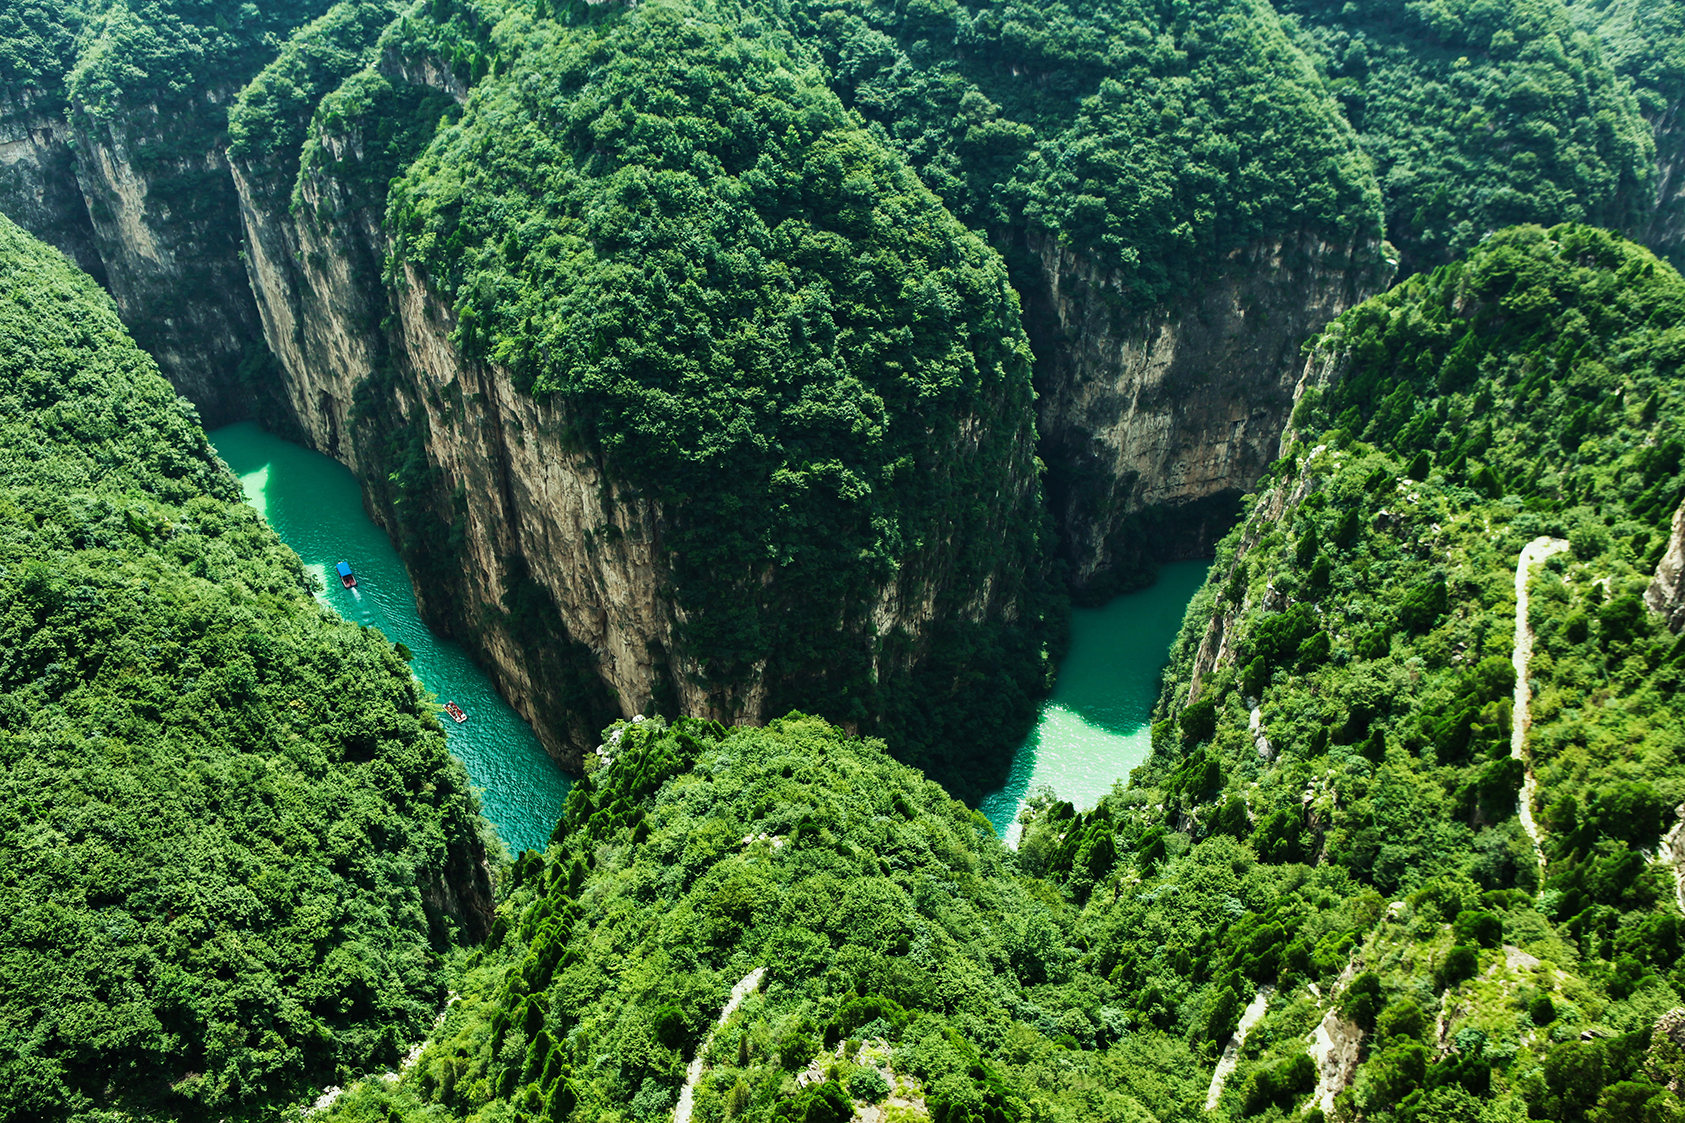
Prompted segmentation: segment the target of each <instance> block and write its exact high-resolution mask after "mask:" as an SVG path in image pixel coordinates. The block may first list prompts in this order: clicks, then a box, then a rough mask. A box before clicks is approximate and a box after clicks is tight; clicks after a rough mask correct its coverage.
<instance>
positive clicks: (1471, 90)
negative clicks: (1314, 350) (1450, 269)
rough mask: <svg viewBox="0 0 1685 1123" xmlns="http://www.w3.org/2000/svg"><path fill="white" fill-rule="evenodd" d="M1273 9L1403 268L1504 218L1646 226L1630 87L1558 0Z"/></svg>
mask: <svg viewBox="0 0 1685 1123" xmlns="http://www.w3.org/2000/svg"><path fill="white" fill-rule="evenodd" d="M1280 7H1281V9H1282V11H1283V12H1284V13H1287V14H1290V15H1291V16H1293V17H1295V18H1296V22H1297V24H1298V26H1299V27H1300V29H1301V35H1300V40H1301V42H1303V43H1304V45H1305V47H1306V49H1307V50H1309V51H1310V52H1311V53H1312V54H1313V56H1314V57H1316V58H1317V60H1318V63H1319V65H1320V66H1321V67H1322V69H1323V70H1324V72H1325V73H1326V74H1327V76H1328V78H1329V82H1330V86H1331V88H1332V89H1333V91H1334V93H1335V95H1336V96H1337V97H1339V99H1340V102H1341V104H1342V106H1343V107H1344V109H1345V113H1346V116H1347V118H1348V119H1349V120H1350V121H1351V123H1352V125H1353V126H1354V127H1355V128H1356V130H1357V132H1358V135H1359V136H1360V137H1361V138H1362V143H1363V148H1364V150H1365V151H1366V152H1367V153H1368V154H1369V155H1370V157H1371V158H1372V159H1373V160H1374V161H1375V174H1376V176H1377V178H1378V179H1379V180H1380V185H1381V194H1382V196H1383V198H1384V199H1385V205H1386V227H1387V237H1388V239H1390V240H1391V241H1392V242H1393V244H1394V245H1396V246H1397V247H1398V248H1399V251H1400V255H1401V266H1402V268H1403V270H1404V271H1405V272H1407V273H1408V272H1414V271H1417V270H1421V269H1430V268H1432V267H1433V266H1435V265H1439V264H1443V263H1445V262H1447V261H1449V260H1451V258H1452V257H1454V256H1455V255H1457V254H1460V253H1462V252H1464V251H1466V250H1468V249H1469V248H1470V247H1472V246H1473V245H1474V244H1475V243H1477V242H1478V241H1479V240H1480V239H1481V238H1483V237H1485V236H1486V235H1487V234H1489V233H1491V232H1492V231H1493V230H1496V229H1498V228H1500V227H1504V226H1509V225H1513V224H1516V223H1523V222H1544V223H1546V224H1550V223H1554V222H1562V221H1579V222H1590V223H1594V224H1596V225H1600V226H1606V227H1611V228H1613V229H1617V230H1622V231H1625V232H1627V233H1629V234H1633V235H1635V236H1636V235H1639V234H1641V233H1642V232H1643V231H1644V230H1646V229H1648V228H1649V227H1650V225H1651V215H1652V214H1653V212H1654V211H1655V209H1656V206H1657V200H1656V198H1655V190H1656V189H1655V186H1654V184H1655V179H1656V176H1657V169H1656V167H1655V162H1656V159H1657V153H1656V151H1655V139H1654V138H1653V137H1652V134H1651V130H1650V129H1649V128H1648V127H1647V126H1646V124H1645V121H1644V120H1643V118H1642V117H1641V115H1640V108H1639V103H1638V99H1637V98H1636V97H1635V96H1634V92H1633V89H1632V86H1631V84H1630V83H1629V82H1628V81H1624V80H1623V78H1622V76H1621V75H1620V74H1618V73H1617V72H1616V70H1615V68H1614V67H1613V66H1612V65H1611V63H1610V61H1609V59H1608V57H1607V55H1606V53H1605V52H1604V51H1603V50H1602V49H1601V46H1600V44H1599V43H1598V41H1597V40H1596V39H1595V38H1594V36H1593V35H1591V34H1588V33H1587V32H1586V31H1583V30H1581V29H1579V28H1578V27H1576V26H1575V22H1574V19H1573V16H1572V14H1571V13H1570V11H1569V9H1568V7H1567V6H1566V5H1565V4H1564V3H1562V0H1523V2H1520V3H1513V4H1488V3H1482V2H1478V0H1450V2H1445V3H1431V4H1430V3H1406V4H1345V3H1337V2H1334V0H1284V2H1283V3H1282V4H1281V5H1280ZM1664 28H1665V25H1664V26H1663V27H1657V28H1656V32H1657V39H1658V43H1657V46H1661V45H1662V44H1664V43H1666V42H1668V34H1669V32H1668V31H1667V30H1665V29H1664ZM1664 49H1665V48H1664ZM1659 53H1660V52H1655V51H1652V52H1645V53H1644V54H1645V57H1646V59H1653V58H1655V57H1656V55H1657V54H1659ZM1670 139H1673V140H1676V139H1677V138H1670ZM1672 158H1673V156H1672V154H1671V153H1670V154H1669V159H1672ZM1654 248H1655V249H1657V250H1658V252H1673V250H1674V247H1673V244H1672V243H1671V242H1669V243H1667V244H1665V245H1660V244H1658V245H1655V246H1654Z"/></svg>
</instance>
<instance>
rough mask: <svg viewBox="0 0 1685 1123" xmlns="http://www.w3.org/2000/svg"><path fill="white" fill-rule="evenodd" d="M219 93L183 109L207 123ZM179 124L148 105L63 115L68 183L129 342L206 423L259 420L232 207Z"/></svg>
mask: <svg viewBox="0 0 1685 1123" xmlns="http://www.w3.org/2000/svg"><path fill="white" fill-rule="evenodd" d="M226 98H227V95H226V94H218V93H214V92H208V93H205V94H204V95H203V99H204V100H203V103H202V104H197V105H194V106H192V107H191V108H190V110H189V112H190V113H192V114H194V115H195V116H198V115H212V114H216V113H218V112H220V110H219V109H218V107H217V104H216V103H217V102H219V101H225V100H226ZM180 127H181V121H180V120H179V118H178V115H177V114H176V113H174V112H170V113H166V112H163V111H161V110H159V109H158V108H157V107H146V108H144V109H141V110H138V111H135V112H131V113H128V114H125V115H124V116H122V117H110V118H105V119H98V118H94V117H91V116H89V115H87V114H85V113H76V114H73V116H72V134H73V139H74V144H75V149H76V153H77V156H76V161H75V175H76V182H77V184H78V185H79V186H80V188H81V193H82V196H83V197H84V198H85V199H86V200H87V213H88V214H89V216H90V217H91V219H92V228H93V237H92V243H93V247H94V249H95V251H96V252H97V253H98V255H99V260H100V263H101V265H102V266H103V269H104V275H105V282H106V287H107V288H108V289H110V291H111V295H112V296H113V297H115V298H116V300H117V307H118V310H119V311H120V312H122V314H123V320H124V322H125V323H127V324H128V325H129V329H130V331H132V332H133V333H134V336H135V341H136V342H138V343H139V344H140V345H141V346H142V347H144V348H145V349H146V350H147V351H148V352H150V353H151V354H152V357H153V358H155V359H156V360H157V361H158V366H159V367H160V368H161V369H162V370H163V372H164V374H165V376H166V377H168V378H169V380H170V382H171V383H172V384H173V385H174V386H175V387H176V390H177V392H179V393H181V394H182V395H183V396H185V397H187V398H188V399H190V400H191V401H192V402H193V403H194V404H195V405H196V406H198V407H199V412H200V415H201V416H202V417H203V418H204V420H205V424H206V425H207V426H211V427H214V426H217V425H221V424H226V423H227V422H229V421H235V420H239V419H240V418H244V417H250V416H252V415H253V414H254V413H256V412H259V410H258V408H257V406H258V402H257V395H258V394H259V393H260V392H261V388H260V387H255V386H250V385H247V384H246V382H245V379H244V377H243V375H242V369H241V367H242V363H243V362H245V361H248V360H250V359H253V358H256V357H257V356H260V355H261V354H262V346H263V340H262V334H261V332H260V330H259V326H258V317H257V307H256V305H255V304H254V303H253V301H252V294H251V289H250V288H249V287H248V286H247V285H246V283H245V276H244V269H243V268H242V266H241V264H240V248H241V247H240V240H239V233H240V226H239V220H238V200H237V197H236V195H235V191H234V185H233V183H232V181H231V180H230V178H229V174H228V163H227V160H226V159H225V158H224V156H223V153H222V150H221V148H220V147H218V148H214V149H210V150H203V149H198V148H191V147H188V148H180V147H178V146H177V144H176V141H175V137H174V135H173V134H174V132H175V131H176V130H177V129H179V128H180Z"/></svg>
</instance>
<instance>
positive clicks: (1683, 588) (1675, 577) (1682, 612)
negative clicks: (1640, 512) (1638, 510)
mask: <svg viewBox="0 0 1685 1123" xmlns="http://www.w3.org/2000/svg"><path fill="white" fill-rule="evenodd" d="M1644 603H1645V604H1647V605H1649V607H1650V611H1652V612H1654V613H1657V614H1658V615H1660V616H1661V617H1662V618H1663V619H1664V620H1666V621H1667V626H1668V627H1669V628H1671V629H1672V630H1673V631H1676V632H1677V631H1680V630H1682V629H1685V504H1681V505H1680V507H1679V510H1677V511H1675V512H1674V513H1673V533H1672V535H1671V536H1670V537H1669V538H1668V543H1667V550H1666V552H1665V553H1663V554H1662V560H1661V562H1660V563H1659V564H1658V565H1657V566H1656V575H1655V577H1653V578H1652V579H1651V581H1650V587H1649V588H1648V589H1646V590H1645V591H1644Z"/></svg>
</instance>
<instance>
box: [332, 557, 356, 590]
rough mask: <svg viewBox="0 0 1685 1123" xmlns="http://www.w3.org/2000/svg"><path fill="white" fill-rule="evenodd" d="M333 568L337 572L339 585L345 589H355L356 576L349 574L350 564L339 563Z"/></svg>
mask: <svg viewBox="0 0 1685 1123" xmlns="http://www.w3.org/2000/svg"><path fill="white" fill-rule="evenodd" d="M334 568H335V569H337V570H339V583H340V584H341V585H344V586H345V587H346V588H347V589H355V588H356V587H357V575H356V574H354V573H352V572H351V563H350V562H340V563H339V564H338V565H336V566H334Z"/></svg>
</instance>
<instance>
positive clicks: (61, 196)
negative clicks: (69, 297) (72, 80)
mask: <svg viewBox="0 0 1685 1123" xmlns="http://www.w3.org/2000/svg"><path fill="white" fill-rule="evenodd" d="M0 214H4V215H6V216H7V217H8V218H10V219H11V220H12V221H13V222H15V223H17V224H18V225H19V226H21V227H23V228H24V229H25V230H28V231H29V232H30V233H32V234H34V235H35V236H36V237H38V238H40V239H41V240H43V241H45V242H47V243H48V244H49V245H51V246H53V247H55V248H57V249H58V250H59V251H61V252H62V253H63V254H64V255H65V256H66V257H68V258H70V260H72V261H74V262H75V263H76V264H77V265H78V266H80V267H81V268H82V270H83V271H84V272H86V273H88V274H90V275H91V276H93V278H94V279H95V280H97V281H99V282H100V283H101V284H104V283H105V281H106V276H105V262H104V261H102V260H101V259H100V254H99V249H98V248H97V247H96V245H95V243H94V227H93V221H92V220H91V219H90V218H89V217H88V204H87V202H86V200H84V199H83V198H82V192H81V189H80V188H79V187H78V185H77V183H76V159H75V155H74V153H73V152H72V149H71V144H70V126H69V124H68V123H67V122H66V121H65V119H64V113H63V111H62V106H61V103H60V102H58V101H57V100H56V99H54V98H51V97H49V96H48V95H47V94H45V93H42V92H40V91H36V90H32V89H29V88H25V89H24V90H22V91H19V92H17V93H16V94H14V95H12V96H10V97H0Z"/></svg>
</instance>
